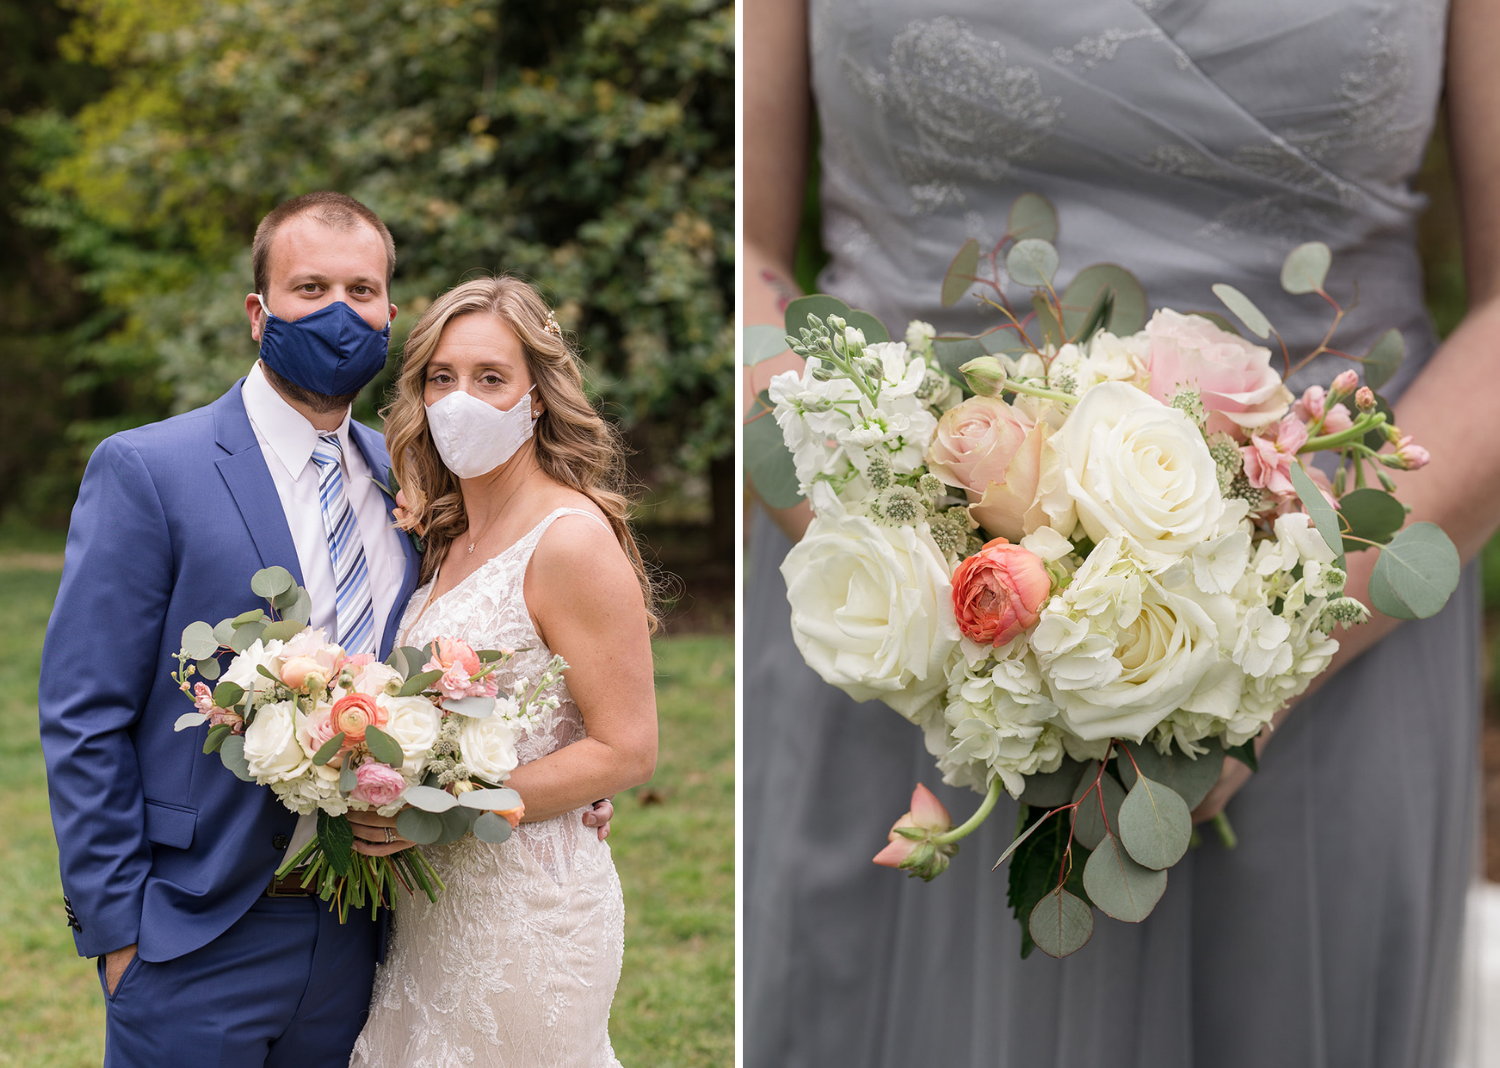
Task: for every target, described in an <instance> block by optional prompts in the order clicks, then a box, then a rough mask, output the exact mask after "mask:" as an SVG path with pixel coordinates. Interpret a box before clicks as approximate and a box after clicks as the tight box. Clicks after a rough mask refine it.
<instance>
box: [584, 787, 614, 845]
mask: <svg viewBox="0 0 1500 1068" xmlns="http://www.w3.org/2000/svg"><path fill="white" fill-rule="evenodd" d="M614 818H615V804H614V802H613V801H611V800H610V799H609V798H607V797H606V798H605V799H604V800H603V801H595V802H594V807H593V808H588V809H584V812H583V825H584V826H585V827H597V828H598V829H599V841H601V842H602V841H604V840H605V839H606V838H608V837H609V821H610V820H612V819H614Z"/></svg>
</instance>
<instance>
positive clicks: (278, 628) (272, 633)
mask: <svg viewBox="0 0 1500 1068" xmlns="http://www.w3.org/2000/svg"><path fill="white" fill-rule="evenodd" d="M254 625H255V624H253V623H252V624H251V626H254ZM304 629H306V628H305V627H304V626H303V624H301V623H299V622H297V621H296V620H295V619H278V620H277V621H276V622H275V623H267V624H266V629H265V630H263V631H262V632H261V635H260V636H261V639H262V640H263V641H268V642H284V641H290V640H291V639H292V638H295V637H296V636H297V635H299V634H301V633H302V631H303V630H304Z"/></svg>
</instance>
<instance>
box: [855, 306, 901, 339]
mask: <svg viewBox="0 0 1500 1068" xmlns="http://www.w3.org/2000/svg"><path fill="white" fill-rule="evenodd" d="M844 318H845V319H847V320H848V322H849V325H850V326H852V327H854V329H856V330H858V331H859V332H860V333H861V334H863V335H865V343H866V344H868V345H880V344H884V343H885V342H887V341H889V340H890V339H891V335H890V334H889V333H887V332H886V329H885V324H884V323H882V322H881V321H880V320H879V319H877V318H875V316H873V315H871V314H870V313H869V312H867V311H860V310H859V309H858V308H855V309H853V310H852V311H850V312H849V314H848V315H846V316H845V317H844Z"/></svg>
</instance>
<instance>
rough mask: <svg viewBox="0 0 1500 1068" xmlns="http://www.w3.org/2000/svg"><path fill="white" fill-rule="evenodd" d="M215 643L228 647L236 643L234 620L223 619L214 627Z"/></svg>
mask: <svg viewBox="0 0 1500 1068" xmlns="http://www.w3.org/2000/svg"><path fill="white" fill-rule="evenodd" d="M214 641H216V642H218V643H219V644H220V645H222V646H225V647H228V646H229V645H230V644H231V643H232V642H233V641H234V620H232V619H221V620H219V623H218V625H217V626H215V627H214Z"/></svg>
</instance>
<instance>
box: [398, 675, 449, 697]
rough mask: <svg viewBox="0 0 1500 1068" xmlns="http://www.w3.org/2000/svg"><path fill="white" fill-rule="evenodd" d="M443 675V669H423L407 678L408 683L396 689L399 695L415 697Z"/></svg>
mask: <svg viewBox="0 0 1500 1068" xmlns="http://www.w3.org/2000/svg"><path fill="white" fill-rule="evenodd" d="M442 677H443V673H442V672H441V671H423V672H420V673H419V674H416V675H413V676H412V677H411V678H409V679H407V680H406V684H405V685H404V686H402V687H401V689H399V690H397V691H396V696H397V697H415V696H416V695H417V694H419V693H421V692H422V691H423V690H425V689H427V687H429V686H431V685H432V684H433V683H434V682H437V680H438V679H440V678H442Z"/></svg>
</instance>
